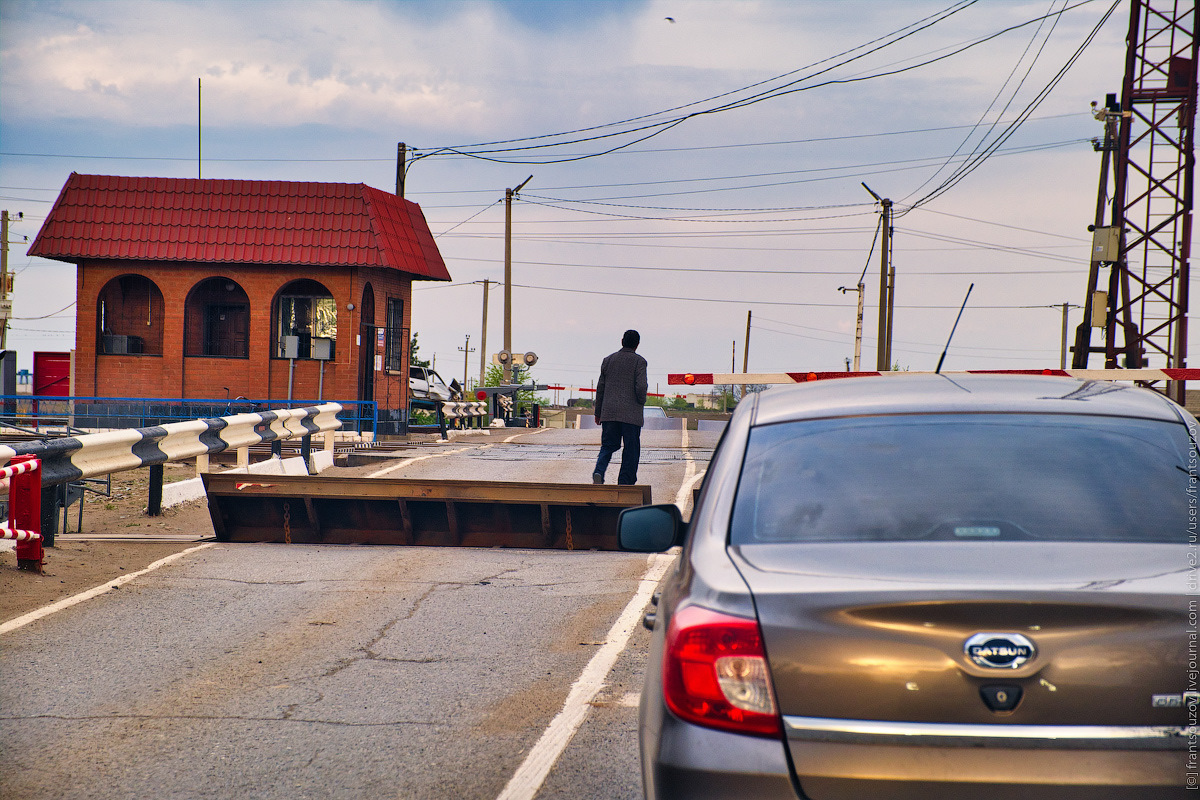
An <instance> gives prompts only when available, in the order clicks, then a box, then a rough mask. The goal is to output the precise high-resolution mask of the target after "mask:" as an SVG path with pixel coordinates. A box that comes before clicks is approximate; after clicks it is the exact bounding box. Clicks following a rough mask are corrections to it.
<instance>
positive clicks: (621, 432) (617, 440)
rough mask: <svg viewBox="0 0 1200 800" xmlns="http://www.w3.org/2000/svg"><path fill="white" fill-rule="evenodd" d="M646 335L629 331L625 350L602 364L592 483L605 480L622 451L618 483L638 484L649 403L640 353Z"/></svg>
mask: <svg viewBox="0 0 1200 800" xmlns="http://www.w3.org/2000/svg"><path fill="white" fill-rule="evenodd" d="M641 341H642V337H641V335H640V334H638V332H637V331H632V330H631V331H625V335H624V336H622V337H621V349H620V350H618V351H617V352H615V353H613V354H612V355H610V356H608V357H606V358H605V359H604V361H602V362H601V363H600V380H599V381H598V382H597V383H596V424H597V425H599V426H600V427H601V432H600V457H599V458H597V459H596V469H595V470H593V471H592V483H604V472H605V470H607V469H608V462H609V461H611V460H612V457H613V453H615V452H617V451H618V450H620V449H621V448H622V446H623V447H624V448H625V450H624V452H622V453H621V471H620V472H618V473H617V483H618V484H621V485H626V486H632V485H633V484H635V483H637V470H638V460H639V459H640V458H641V456H642V424H643V422H644V419H643V417H642V406H644V405H646V389H647V380H646V359H644V358H642V357H641V356H639V355H638V354H637V347H638V345H639V344H641Z"/></svg>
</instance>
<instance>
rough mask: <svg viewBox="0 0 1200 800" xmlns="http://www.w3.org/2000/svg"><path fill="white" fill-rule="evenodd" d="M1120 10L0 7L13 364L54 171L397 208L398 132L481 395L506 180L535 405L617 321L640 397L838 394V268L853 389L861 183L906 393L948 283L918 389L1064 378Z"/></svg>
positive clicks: (454, 2) (604, 341)
mask: <svg viewBox="0 0 1200 800" xmlns="http://www.w3.org/2000/svg"><path fill="white" fill-rule="evenodd" d="M1113 6H1114V3H1113V0H1085V1H1084V2H1079V0H1036V1H1031V2H1023V1H1021V0H978V1H977V2H971V0H966V2H955V1H954V0H935V1H934V2H924V0H907V1H906V2H904V3H895V2H887V0H607V1H604V2H598V1H588V0H519V1H507V2H506V1H501V0H433V1H431V2H425V1H424V0H411V1H407V2H395V1H385V0H380V1H379V2H355V1H353V0H326V1H323V2H308V1H306V0H292V1H291V2H282V0H258V2H253V3H246V2H215V1H212V0H194V1H193V0H153V2H151V1H149V0H62V1H56V0H36V2H26V1H23V0H0V203H2V204H3V207H4V208H6V209H8V210H9V212H10V214H11V215H13V216H15V215H16V214H17V213H18V212H20V213H21V214H23V215H24V216H23V219H21V220H18V221H16V222H15V223H14V224H13V226H12V228H11V230H10V241H11V242H12V245H11V251H10V267H11V268H12V269H13V270H14V271H15V273H16V278H15V292H14V295H13V309H14V310H13V317H14V319H13V320H12V322H11V323H10V329H9V333H8V346H9V347H10V348H15V349H17V350H18V351H19V356H18V364H19V366H20V367H22V368H28V367H29V366H30V365H31V363H32V355H31V354H32V352H33V351H35V350H67V349H71V348H72V347H73V346H74V319H75V318H74V305H73V300H74V291H75V289H74V280H75V278H74V272H75V270H74V266H73V265H70V264H62V263H59V262H54V261H48V260H44V259H38V258H31V257H29V256H27V255H26V254H25V250H26V247H27V243H26V242H25V240H24V237H28V241H29V242H32V241H33V238H34V236H35V235H36V234H37V231H38V228H39V226H40V225H41V223H42V221H43V220H44V218H45V216H46V214H47V213H48V211H49V209H50V208H51V205H52V203H53V201H54V199H55V198H56V197H57V195H58V192H59V191H60V190H61V188H62V185H63V184H64V182H65V181H66V179H67V177H68V175H69V174H70V173H71V172H73V171H74V172H80V173H90V174H109V175H131V176H166V177H195V176H196V175H197V174H200V175H202V176H203V177H206V178H244V179H272V180H295V181H331V182H341V183H360V182H361V183H366V184H368V185H371V186H374V187H377V188H380V189H384V190H388V191H395V189H396V185H395V184H396V153H397V144H398V143H399V142H404V143H405V144H406V145H407V147H408V148H409V152H410V155H411V156H413V157H412V160H411V161H409V163H408V164H407V172H406V181H405V196H406V197H407V198H408V199H410V200H413V201H415V202H417V203H418V204H420V206H421V208H422V209H423V211H424V213H425V216H426V218H427V220H428V222H429V225H430V228H431V230H432V231H433V234H434V236H435V237H436V241H437V243H438V247H439V248H440V250H441V253H442V256H443V258H444V259H445V261H446V264H447V267H448V269H449V271H450V274H451V276H452V277H453V280H452V281H451V282H450V283H448V284H446V283H427V282H422V283H416V284H414V294H413V307H412V328H413V330H414V331H416V332H417V334H418V336H419V343H420V355H421V356H422V357H424V358H427V359H428V358H434V359H435V366H436V368H437V370H438V372H439V373H441V374H442V376H443V377H444V378H445V379H446V380H447V381H449V380H450V379H451V378H458V379H459V380H462V378H463V373H464V366H465V367H466V370H467V372H468V373H469V375H470V377H472V378H475V377H477V376H478V374H479V369H480V355H481V353H480V352H479V350H480V345H481V336H482V330H481V326H482V316H483V285H482V282H483V281H484V280H485V279H487V280H490V281H491V282H492V284H491V291H490V293H489V303H488V306H489V308H488V317H487V318H488V330H487V338H486V342H487V344H486V353H485V355H490V354H491V353H495V352H496V351H498V350H499V349H500V348H501V346H502V344H503V308H504V304H503V288H502V286H501V284H502V282H503V279H504V267H503V264H504V198H505V190H506V189H512V188H516V187H518V186H519V185H520V184H521V183H522V182H523V181H526V179H528V182H527V183H526V184H525V185H524V187H523V188H522V189H521V191H520V192H519V193H518V194H517V196H516V199H515V201H514V202H513V208H512V216H513V226H512V251H513V279H512V284H513V285H512V304H513V322H512V330H513V333H512V336H513V349H514V350H515V351H517V352H534V353H536V354H537V355H538V358H539V361H538V364H537V366H536V367H535V368H534V370H533V374H534V376H535V378H536V379H537V380H538V381H539V382H542V383H549V384H559V385H564V386H568V387H590V386H591V385H593V382H594V381H595V379H596V377H597V375H598V372H599V364H600V360H601V359H602V358H603V357H604V356H605V355H607V354H608V353H610V352H612V351H614V350H616V349H618V348H619V346H620V339H621V334H622V332H623V331H624V330H625V329H627V328H634V329H637V330H638V331H640V332H641V335H642V345H641V347H640V348H639V352H640V353H641V354H642V355H644V356H645V357H646V358H647V360H648V362H649V365H650V366H649V375H650V385H651V391H652V392H655V391H657V392H674V391H675V389H668V387H667V374H668V373H678V372H725V371H730V370H731V369H736V371H741V370H742V366H743V363H744V362H747V361H748V363H747V364H746V365H747V367H748V369H749V371H750V372H778V371H788V372H797V371H810V370H817V371H820V370H842V369H845V368H846V364H847V359H851V358H852V357H853V354H854V342H855V318H856V302H857V292H856V291H855V290H854V287H855V286H856V285H857V284H858V282H859V279H860V276H863V277H862V280H863V283H864V285H865V291H864V305H865V312H864V325H863V337H862V355H861V359H862V365H863V368H864V369H873V368H874V365H875V363H876V336H877V327H878V304H879V278H880V271H879V270H880V252H879V245H878V243H877V240H876V237H877V231H878V224H879V220H880V205H879V204H878V203H877V202H876V200H875V198H874V197H873V196H872V194H870V193H869V192H868V189H867V188H865V187H864V185H863V184H865V185H866V186H867V187H870V190H871V191H873V192H874V193H875V194H877V195H878V196H880V197H882V198H886V199H888V200H891V201H892V202H893V204H894V206H893V208H894V214H895V217H894V239H893V253H892V264H893V266H894V267H895V270H896V285H895V293H894V296H895V311H894V321H893V343H892V360H893V362H894V363H895V364H897V365H898V366H899V367H900V368H905V369H913V370H931V369H933V368H934V367H935V366H936V364H937V361H938V358H939V355H940V354H941V352H942V350H943V349H944V348H945V346H946V343H947V338H948V337H949V335H950V332H951V329H952V327H953V326H954V322H955V318H956V316H957V314H958V312H959V309H960V306H961V305H962V303H963V300H964V297H966V296H967V292H968V288H969V287H972V286H973V288H971V289H970V295H969V299H968V302H967V305H966V308H965V310H964V312H963V314H962V318H961V321H960V322H959V324H958V327H957V329H956V331H955V334H954V339H953V343H952V344H951V346H950V348H949V352H948V354H947V357H946V361H945V365H944V369H946V370H956V369H1010V368H1011V369H1031V368H1045V367H1057V366H1058V365H1059V358H1060V345H1061V339H1062V324H1063V317H1062V304H1063V303H1069V304H1071V308H1069V313H1068V324H1069V327H1070V329H1071V335H1072V337H1073V335H1074V329H1075V326H1076V325H1078V324H1079V322H1080V320H1081V317H1082V310H1081V308H1080V306H1081V305H1082V303H1083V300H1084V295H1085V293H1086V290H1087V269H1088V257H1089V251H1090V244H1091V235H1090V234H1089V233H1088V232H1087V226H1088V225H1089V224H1090V223H1091V222H1092V221H1093V218H1094V216H1095V209H1096V202H1097V183H1098V178H1099V170H1100V156H1099V154H1098V153H1096V152H1095V151H1094V150H1093V147H1092V144H1091V140H1092V139H1093V138H1095V137H1097V136H1099V135H1100V134H1101V132H1102V129H1101V125H1100V123H1098V122H1097V121H1096V120H1095V119H1093V117H1092V115H1091V113H1090V104H1091V102H1093V101H1099V102H1101V103H1102V102H1103V101H1104V97H1105V95H1106V94H1107V93H1109V92H1119V90H1120V84H1121V79H1122V72H1123V68H1124V53H1125V46H1124V41H1123V40H1124V34H1125V31H1126V28H1127V26H1128V15H1129V6H1128V2H1127V0H1126V1H1125V2H1121V3H1119V4H1117V5H1116V7H1115V10H1114V9H1113ZM1085 43H1086V47H1084V48H1083V50H1082V52H1077V51H1079V48H1081V46H1084V45H1085ZM1068 64H1069V65H1070V66H1069V69H1067V70H1066V72H1065V74H1062V75H1061V76H1060V75H1059V73H1060V72H1061V71H1062V70H1063V69H1064V67H1066V66H1068ZM198 81H199V82H200V85H201V89H200V91H199V92H198V90H197V87H198ZM842 287H847V288H848V289H849V291H842V290H841V289H842ZM748 315H749V317H750V322H751V328H750V337H749V356H748V359H747V358H746V352H745V348H746V325H747V317H748ZM1196 327H1197V326H1193V330H1195V329H1196ZM467 337H470V338H469V342H468V341H467ZM464 347H466V348H469V351H470V352H468V353H467V354H466V355H467V356H468V359H467V362H466V364H465V365H464V352H463V348H464ZM1189 349H1193V351H1194V345H1191V343H1189ZM1093 362H1094V363H1093V364H1092V365H1091V366H1094V367H1099V366H1102V364H1099V363H1095V362H1096V358H1095V357H1093ZM1152 366H1161V365H1158V364H1154V365H1152ZM568 394H570V393H568Z"/></svg>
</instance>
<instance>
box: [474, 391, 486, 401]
mask: <svg viewBox="0 0 1200 800" xmlns="http://www.w3.org/2000/svg"><path fill="white" fill-rule="evenodd" d="M475 399H476V400H487V392H484V391H479V392H476V393H475Z"/></svg>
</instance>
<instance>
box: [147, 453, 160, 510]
mask: <svg viewBox="0 0 1200 800" xmlns="http://www.w3.org/2000/svg"><path fill="white" fill-rule="evenodd" d="M162 490H163V465H162V464H151V465H150V497H149V499H148V500H147V502H146V516H149V517H161V516H162Z"/></svg>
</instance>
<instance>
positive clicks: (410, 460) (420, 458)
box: [367, 445, 486, 478]
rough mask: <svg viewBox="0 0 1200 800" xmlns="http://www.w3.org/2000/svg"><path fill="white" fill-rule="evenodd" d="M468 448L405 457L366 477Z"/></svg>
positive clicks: (461, 451) (463, 451)
mask: <svg viewBox="0 0 1200 800" xmlns="http://www.w3.org/2000/svg"><path fill="white" fill-rule="evenodd" d="M485 446H486V445H485ZM470 449H471V448H470V447H460V448H458V449H457V450H443V451H442V452H440V453H430V454H429V455H427V456H416V457H415V458H407V459H405V460H404V461H401V462H400V463H399V464H392V465H391V466H390V467H384V468H383V469H381V470H378V471H377V472H372V473H371V474H370V475H368V476H367V477H368V478H378V477H380V476H383V475H387V474H388V473H389V472H395V471H396V470H398V469H404V468H405V467H407V466H408V465H409V464H415V463H417V462H418V461H425V460H426V459H430V458H441V457H442V456H451V455H454V454H455V453H465V452H466V451H467V450H470Z"/></svg>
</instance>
